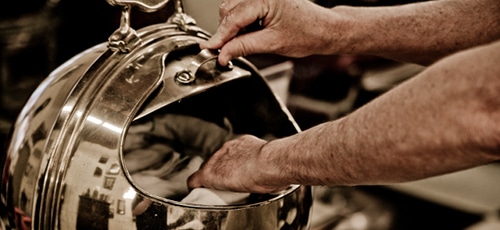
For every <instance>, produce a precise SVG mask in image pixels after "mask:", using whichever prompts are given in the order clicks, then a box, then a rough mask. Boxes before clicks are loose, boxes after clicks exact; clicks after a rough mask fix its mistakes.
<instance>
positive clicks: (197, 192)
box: [181, 188, 250, 205]
mask: <svg viewBox="0 0 500 230" xmlns="http://www.w3.org/2000/svg"><path fill="white" fill-rule="evenodd" d="M249 196H250V193H240V192H229V191H219V190H215V189H209V188H195V189H193V190H192V191H191V192H190V193H189V194H188V195H187V196H186V197H184V199H182V201H181V202H182V203H189V204H201V205H237V204H245V203H246V202H247V199H248V197H249Z"/></svg>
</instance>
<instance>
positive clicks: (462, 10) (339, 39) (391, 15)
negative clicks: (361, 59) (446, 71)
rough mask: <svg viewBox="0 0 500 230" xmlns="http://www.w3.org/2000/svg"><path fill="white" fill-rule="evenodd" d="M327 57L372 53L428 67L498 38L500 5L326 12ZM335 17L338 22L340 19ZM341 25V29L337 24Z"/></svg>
mask: <svg viewBox="0 0 500 230" xmlns="http://www.w3.org/2000/svg"><path fill="white" fill-rule="evenodd" d="M331 11H332V12H333V14H332V15H331V16H330V17H333V19H327V21H329V22H330V24H329V26H328V27H327V30H330V31H326V32H327V33H329V34H331V36H332V38H331V39H330V40H331V41H334V42H332V43H331V44H329V46H328V47H329V49H325V50H328V51H329V52H330V53H343V54H372V55H377V56H382V57H386V58H390V59H395V60H400V61H405V62H414V63H419V64H424V65H427V64H430V63H433V62H434V61H435V60H437V59H439V58H442V57H444V56H446V55H449V54H451V53H454V52H456V51H458V50H462V49H465V48H469V47H472V46H475V45H480V44H484V43H488V42H491V41H494V40H496V39H498V38H500V1H498V0H439V1H428V2H420V3H414V4H407V5H402V6H389V7H347V6H339V7H334V8H332V9H331ZM339 19H340V20H339ZM338 22H342V23H343V25H339V24H338Z"/></svg>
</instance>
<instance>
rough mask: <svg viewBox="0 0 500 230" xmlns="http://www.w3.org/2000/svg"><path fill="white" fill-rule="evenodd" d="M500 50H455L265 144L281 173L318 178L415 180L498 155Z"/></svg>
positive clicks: (328, 181) (295, 178)
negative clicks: (335, 115)
mask: <svg viewBox="0 0 500 230" xmlns="http://www.w3.org/2000/svg"><path fill="white" fill-rule="evenodd" d="M499 51H500V42H496V43H495V44H493V45H488V46H484V47H480V48H475V49H473V50H468V51H464V52H461V53H458V54H455V55H452V56H450V57H448V58H445V59H443V60H441V61H439V62H438V63H436V64H435V65H433V66H431V67H429V68H428V69H426V70H425V71H424V72H422V73H421V74H419V75H418V76H416V77H414V78H412V79H410V80H408V81H407V82H405V83H403V84H401V85H399V86H398V87H396V88H395V89H393V90H391V91H389V92H387V93H386V94H384V95H382V96H380V97H379V98H377V99H375V100H373V101H372V102H370V103H368V104H366V105H365V106H363V107H362V108H360V109H358V110H357V111H355V112H353V113H352V114H350V115H348V116H346V117H344V118H342V119H339V120H336V121H332V122H329V123H325V124H321V125H318V126H316V127H313V128H311V129H309V130H306V131H303V132H301V133H299V134H297V135H294V136H291V137H288V138H284V139H279V140H276V141H271V142H269V143H268V144H267V145H266V146H265V147H264V148H263V150H262V151H263V152H264V155H266V156H268V157H269V159H270V160H268V161H269V162H273V163H272V164H274V163H276V165H274V166H273V167H278V168H279V169H280V171H282V172H283V174H282V175H281V176H285V178H279V177H278V178H276V179H278V180H286V181H289V182H291V183H305V184H318V185H356V184H384V183H393V182H403V181H411V180H416V179H421V178H426V177H430V176H434V175H440V174H443V173H447V172H452V171H456V170H461V169H465V168H470V167H474V166H478V165H481V164H484V163H488V162H492V161H495V160H499V159H500V125H499V124H500V100H499V98H500V79H499V73H500V66H499V65H498V63H499V62H500V52H499ZM472 63H475V64H472ZM271 168H272V167H271ZM286 175H291V176H290V177H286Z"/></svg>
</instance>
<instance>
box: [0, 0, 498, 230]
mask: <svg viewBox="0 0 500 230" xmlns="http://www.w3.org/2000/svg"><path fill="white" fill-rule="evenodd" d="M315 2H316V3H317V4H320V5H323V6H325V7H333V6H335V5H358V6H382V5H395V4H404V3H410V2H414V1H409V0H345V1H344V0H317V1H315ZM219 4H220V0H204V1H195V0H185V1H184V6H185V9H186V12H187V13H188V14H189V15H191V16H192V17H194V18H195V19H196V20H197V24H198V26H200V27H201V28H203V29H205V30H207V31H209V32H211V33H214V32H215V30H216V29H217V21H218V6H219ZM120 13H121V12H120V9H119V8H116V7H113V6H111V5H109V4H108V3H107V2H106V1H105V0H85V1H81V0H80V1H79V0H72V1H68V0H29V1H27V0H17V1H12V2H10V6H8V7H2V8H0V55H1V56H0V144H1V149H2V152H1V160H2V161H1V163H2V166H3V161H4V159H5V152H6V148H7V146H8V140H9V139H8V136H9V133H10V130H11V128H12V124H13V123H14V122H15V119H16V117H17V115H18V113H19V112H20V111H21V109H22V107H23V106H24V104H25V102H26V100H27V99H28V97H29V96H30V95H31V93H32V92H33V91H34V89H35V88H36V87H37V86H38V84H40V82H41V81H42V80H43V79H44V78H46V77H47V76H48V75H49V74H50V72H51V71H53V70H54V69H55V68H56V67H58V66H59V65H61V64H62V63H64V62H65V61H67V60H68V59H70V58H71V57H73V56H75V55H77V54H78V53H80V52H82V51H84V50H86V49H88V48H90V47H92V46H94V45H96V44H99V43H103V42H106V41H107V39H108V37H109V36H110V35H111V34H112V33H113V32H114V31H115V30H116V29H118V27H119V18H120ZM171 13H172V8H171V7H170V6H167V7H165V9H162V10H160V11H158V12H154V13H142V12H140V11H137V10H133V11H132V16H131V20H132V28H134V29H140V28H142V27H144V26H146V25H151V24H154V23H162V22H165V21H166V20H167V18H168V17H169V16H170V14H171ZM247 58H248V59H249V60H250V61H251V62H252V63H254V64H255V65H256V66H257V68H259V69H260V70H261V73H262V75H263V76H265V77H266V79H267V80H268V81H269V83H270V85H271V86H272V87H273V89H274V90H275V91H276V93H277V95H278V96H279V97H280V98H281V99H282V100H283V101H284V102H285V103H286V105H287V107H288V108H289V110H290V112H291V113H292V115H293V116H294V117H295V119H296V121H297V122H298V124H299V125H300V127H301V128H302V129H303V130H305V129H307V128H310V127H312V126H314V125H316V124H318V123H321V122H325V121H329V120H333V119H337V118H339V117H341V116H344V115H346V114H348V113H350V112H352V111H353V110H355V109H357V108H359V107H360V106H362V105H363V104H365V103H367V102H369V101H370V100H372V99H373V98H376V97H377V96H379V95H381V94H383V93H384V92H386V91H387V90H390V89H391V88H392V87H394V86H396V85H397V84H399V83H401V82H403V81H405V80H406V79H408V78H411V77H413V76H415V75H416V74H418V73H419V72H420V71H422V70H423V69H424V68H425V67H423V66H419V65H414V64H407V63H398V62H395V61H391V60H386V59H382V58H377V57H371V56H337V55H332V56H311V57H307V58H297V59H295V58H286V57H281V56H276V55H267V54H261V55H252V56H249V57H247ZM499 179H500V166H499V165H498V164H492V165H487V166H484V167H480V168H476V169H472V170H467V171H464V172H460V173H455V174H450V175H445V176H441V177H436V178H431V179H427V180H422V181H417V182H412V183H404V184H398V185H391V186H361V187H318V188H315V200H316V202H315V204H314V211H313V216H312V220H313V225H312V228H313V229H325V230H326V229H469V230H482V229H495V228H491V227H490V226H498V225H493V224H495V223H498V216H499V213H500V212H499V210H500V195H499V194H500V183H498V181H500V180H499Z"/></svg>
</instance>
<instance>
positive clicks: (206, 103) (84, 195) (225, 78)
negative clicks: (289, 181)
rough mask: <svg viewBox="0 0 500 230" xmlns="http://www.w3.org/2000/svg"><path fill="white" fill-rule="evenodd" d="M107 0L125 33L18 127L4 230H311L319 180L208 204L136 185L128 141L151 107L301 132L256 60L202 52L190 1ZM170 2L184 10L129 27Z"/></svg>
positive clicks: (241, 127) (45, 86)
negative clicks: (134, 13)
mask: <svg viewBox="0 0 500 230" xmlns="http://www.w3.org/2000/svg"><path fill="white" fill-rule="evenodd" d="M108 2H109V3H111V4H112V5H116V6H118V7H123V12H122V19H121V25H120V28H119V29H118V30H117V31H116V32H115V33H114V34H112V35H111V36H110V39H109V41H108V42H105V43H102V44H98V45H96V46H94V47H92V48H89V49H87V50H86V51H84V52H82V53H80V54H79V55H77V56H75V57H73V58H72V59H70V60H68V61H67V62H66V63H64V64H63V65H61V66H60V67H58V68H57V69H56V70H54V71H53V72H52V73H51V74H50V75H49V76H48V77H47V78H46V79H45V80H44V81H43V82H42V84H41V85H40V86H39V87H38V88H37V89H36V91H35V92H34V93H33V95H32V96H31V98H30V99H29V101H28V102H27V104H26V105H25V107H24V109H23V110H22V112H21V113H20V115H19V117H18V119H17V121H16V123H15V125H14V129H13V132H12V134H11V137H10V140H11V141H10V143H9V148H8V153H7V159H6V164H5V167H4V171H3V177H2V190H1V198H2V205H3V206H4V207H2V208H3V209H4V210H7V214H6V216H4V217H3V223H2V226H0V229H65V230H66V229H186V228H190V229H266V230H267V229H307V228H308V227H309V220H310V212H311V205H312V193H311V188H310V187H309V186H299V185H293V186H291V187H290V188H289V189H287V190H285V191H283V192H282V193H280V194H272V195H271V194H269V195H262V196H260V199H258V200H256V201H254V202H247V203H244V204H232V205H203V204H187V203H184V202H181V201H179V200H175V199H170V198H165V197H160V196H158V195H155V194H154V193H152V192H149V191H148V190H147V189H145V188H144V187H141V186H140V185H139V183H137V181H134V179H133V178H132V177H131V175H130V172H129V170H128V169H127V167H126V165H125V162H124V145H125V144H126V137H127V134H128V132H129V130H130V127H131V126H132V124H134V123H135V122H140V121H141V120H144V119H148V117H149V116H151V114H158V113H161V114H183V115H189V116H193V117H196V118H200V119H203V120H209V121H211V122H212V123H214V124H221V125H222V124H225V123H226V122H230V123H231V130H232V131H234V132H236V133H249V134H253V135H255V136H259V137H262V138H266V137H268V136H273V137H283V136H287V135H292V134H294V133H297V132H299V131H300V130H299V127H298V126H297V124H296V122H295V121H294V119H293V117H292V116H291V115H290V113H289V112H288V111H287V109H286V107H285V106H284V105H283V103H282V102H280V100H279V99H278V98H277V97H276V96H275V94H274V93H273V91H272V90H271V89H270V88H269V86H268V84H267V82H266V80H265V79H264V78H263V77H262V76H261V75H260V74H259V72H258V70H257V69H256V68H255V67H254V66H253V65H252V64H251V63H249V62H248V61H246V60H245V59H243V58H239V59H235V60H233V61H232V64H231V65H230V66H224V67H223V66H219V65H218V64H217V62H216V57H217V53H216V52H214V51H210V50H200V49H199V46H198V43H199V42H200V41H202V40H206V39H208V38H209V36H210V34H209V33H207V32H206V31H204V30H203V29H201V28H199V27H197V26H196V24H195V22H194V20H192V19H191V18H190V17H189V16H188V15H186V14H185V13H184V11H183V8H182V3H181V1H173V2H169V1H168V0H158V1H153V0H148V1H145V0H144V1H133V0H131V1H112V0H108ZM168 3H171V4H173V7H175V9H176V10H175V13H174V15H172V16H171V17H170V19H169V20H168V21H167V22H165V23H161V24H155V25H151V26H148V27H145V28H142V29H140V30H138V31H135V30H133V29H132V28H130V26H129V25H130V23H129V16H130V7H138V8H140V9H142V10H144V11H148V12H152V11H155V10H157V9H159V8H161V7H164V6H165V5H166V4H168ZM174 122H176V121H174ZM188 131H189V132H192V133H196V132H198V130H196V129H193V130H188ZM138 209H141V210H142V211H141V212H137V210H138ZM194 222H196V223H197V225H196V226H197V227H187V226H188V225H189V223H194ZM192 226H195V225H192Z"/></svg>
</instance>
